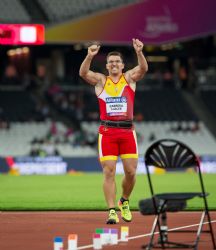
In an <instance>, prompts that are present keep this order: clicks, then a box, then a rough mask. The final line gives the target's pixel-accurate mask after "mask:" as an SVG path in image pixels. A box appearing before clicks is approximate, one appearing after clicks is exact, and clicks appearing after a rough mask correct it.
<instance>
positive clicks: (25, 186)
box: [0, 173, 216, 211]
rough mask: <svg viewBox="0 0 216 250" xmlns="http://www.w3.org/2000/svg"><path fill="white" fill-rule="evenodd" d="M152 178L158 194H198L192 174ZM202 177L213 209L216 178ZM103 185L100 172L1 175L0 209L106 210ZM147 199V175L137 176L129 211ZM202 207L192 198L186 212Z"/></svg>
mask: <svg viewBox="0 0 216 250" xmlns="http://www.w3.org/2000/svg"><path fill="white" fill-rule="evenodd" d="M153 177H154V178H153V182H154V183H157V184H158V185H159V186H160V188H159V189H157V190H156V191H157V192H159V193H161V192H164V191H169V192H178V191H181V192H187V191H199V189H197V188H199V187H197V185H196V183H197V182H196V181H197V179H196V181H195V174H193V173H187V174H173V173H170V174H166V175H163V174H161V175H154V176H153ZM203 177H204V182H205V186H206V191H208V192H209V193H210V195H209V197H208V204H209V208H210V209H211V210H216V175H215V174H205V175H204V176H203ZM176 178H177V181H175V179H176ZM196 178H197V175H196ZM121 179H122V175H117V176H116V181H117V191H118V194H117V199H118V198H119V197H120V195H121ZM102 182H103V176H102V174H100V173H94V174H87V173H85V174H83V175H78V176H76V175H63V176H11V175H0V210H2V211H14V210H17V211H19V210H106V204H105V200H104V196H103V190H102ZM176 184H178V185H177V187H176ZM149 197H150V193H149V186H148V183H147V177H146V175H137V182H136V186H135V188H134V191H133V194H132V195H131V199H130V205H131V208H132V209H133V210H137V209H138V202H139V200H141V199H145V198H149ZM201 206H202V200H201V199H200V198H195V199H193V200H190V201H189V202H188V207H187V210H199V209H200V208H201Z"/></svg>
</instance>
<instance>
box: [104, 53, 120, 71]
mask: <svg viewBox="0 0 216 250" xmlns="http://www.w3.org/2000/svg"><path fill="white" fill-rule="evenodd" d="M106 68H107V70H108V72H109V74H110V75H118V74H121V73H122V70H123V69H124V63H123V62H122V59H121V57H120V56H114V55H112V56H109V57H108V58H107V64H106Z"/></svg>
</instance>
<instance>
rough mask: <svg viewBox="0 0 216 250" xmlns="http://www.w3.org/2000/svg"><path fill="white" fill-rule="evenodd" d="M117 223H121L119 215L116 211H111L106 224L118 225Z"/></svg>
mask: <svg viewBox="0 0 216 250" xmlns="http://www.w3.org/2000/svg"><path fill="white" fill-rule="evenodd" d="M116 223H119V218H118V215H117V213H116V211H115V210H114V209H111V210H110V211H109V217H108V220H107V222H106V224H116Z"/></svg>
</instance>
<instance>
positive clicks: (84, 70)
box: [79, 45, 105, 85]
mask: <svg viewBox="0 0 216 250" xmlns="http://www.w3.org/2000/svg"><path fill="white" fill-rule="evenodd" d="M99 48H100V47H99V46H97V45H92V46H91V47H89V48H88V54H87V56H86V58H85V59H84V61H83V62H82V64H81V66H80V70H79V75H80V77H82V78H83V79H84V80H85V81H87V82H88V83H90V84H91V85H96V84H98V83H102V81H103V78H104V77H105V76H104V75H103V74H100V73H97V72H94V71H92V70H90V66H91V62H92V59H93V57H94V56H95V55H96V54H97V53H98V51H99Z"/></svg>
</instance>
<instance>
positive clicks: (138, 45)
mask: <svg viewBox="0 0 216 250" xmlns="http://www.w3.org/2000/svg"><path fill="white" fill-rule="evenodd" d="M132 40H133V47H134V49H135V51H136V52H140V51H142V49H143V46H144V44H143V43H142V42H141V41H140V40H139V39H134V38H133V39H132Z"/></svg>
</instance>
